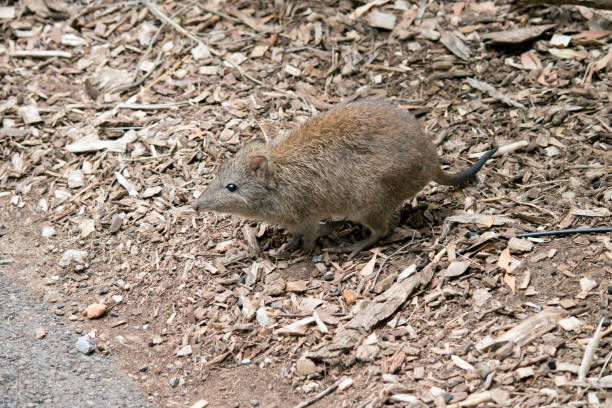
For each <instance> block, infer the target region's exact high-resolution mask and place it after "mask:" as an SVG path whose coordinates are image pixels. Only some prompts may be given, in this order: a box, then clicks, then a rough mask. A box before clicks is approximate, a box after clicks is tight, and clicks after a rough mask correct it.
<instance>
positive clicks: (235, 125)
mask: <svg viewBox="0 0 612 408" xmlns="http://www.w3.org/2000/svg"><path fill="white" fill-rule="evenodd" d="M34 3H37V2H24V4H25V5H24V6H19V7H17V8H16V9H15V10H16V14H15V16H14V17H12V18H7V19H6V20H0V24H1V30H2V33H3V36H4V38H7V39H8V41H7V43H6V45H1V47H2V48H1V49H0V75H2V78H3V80H2V85H1V87H0V92H1V93H0V96H1V98H0V100H2V101H4V102H3V103H0V115H1V116H2V128H0V132H1V133H0V261H3V260H4V261H6V262H5V263H2V264H0V268H1V269H0V270H1V271H2V273H5V274H6V275H7V276H9V277H10V279H11V280H12V281H14V282H18V283H19V284H21V285H23V286H24V287H26V288H27V290H28V291H29V292H30V293H31V294H32V295H33V296H35V297H37V298H38V299H40V300H41V301H43V302H46V303H48V304H49V305H50V307H51V308H52V309H53V310H58V308H57V305H58V304H64V305H72V304H73V302H74V304H76V306H74V307H72V306H71V307H66V308H64V309H63V312H64V313H63V315H61V316H60V318H61V319H62V320H63V321H64V323H66V324H68V325H69V326H70V327H71V328H72V329H73V330H74V331H75V336H76V334H79V333H85V332H91V331H94V332H95V333H96V337H97V338H98V339H99V349H100V350H99V351H98V352H97V353H101V355H110V356H112V357H113V361H115V362H116V365H117V369H119V370H121V371H123V372H125V373H126V374H128V375H129V376H130V377H131V378H132V379H133V381H134V382H135V383H136V384H137V386H138V387H140V388H141V390H142V392H143V394H144V395H146V397H147V399H148V400H149V401H150V402H151V403H152V404H154V405H156V406H160V407H161V406H164V407H166V406H167V407H176V406H186V407H189V406H191V405H192V404H195V403H196V402H198V401H199V400H202V399H204V400H207V401H208V402H209V406H212V407H249V406H253V404H254V403H255V400H256V401H257V403H258V404H259V405H260V406H263V407H279V408H280V407H293V406H297V405H298V404H299V403H301V402H303V401H307V400H309V399H310V398H312V397H313V396H314V395H315V394H317V393H318V392H321V391H324V390H325V389H327V387H329V386H332V385H333V384H336V382H337V381H338V380H341V379H343V378H351V379H352V380H353V381H354V383H353V385H352V386H351V387H349V388H347V389H346V390H343V391H333V392H331V393H329V394H328V395H327V396H325V397H324V398H323V399H322V400H320V401H318V402H314V403H313V404H312V405H310V406H312V407H379V406H383V405H387V404H388V405H397V406H405V405H406V404H408V403H407V402H402V401H401V399H402V398H408V397H411V398H416V400H417V402H415V403H414V404H415V406H436V407H443V406H446V405H449V406H458V405H457V404H460V403H461V402H463V403H466V405H469V404H468V402H469V401H470V398H476V397H480V396H483V398H484V401H485V402H482V403H481V404H480V406H504V405H505V406H517V407H533V406H545V405H551V406H552V405H554V404H558V405H568V404H570V403H575V404H584V405H586V404H587V401H590V402H589V403H591V402H593V403H595V402H597V403H599V404H602V405H603V404H610V403H612V396H611V394H610V389H611V388H612V387H607V386H605V385H593V383H588V382H586V381H578V379H577V378H578V367H579V366H580V365H581V363H582V360H583V358H584V356H585V348H586V346H587V344H588V342H589V339H590V338H591V337H592V336H593V334H594V333H595V332H596V329H597V326H598V324H599V322H600V321H601V322H602V325H603V330H608V331H606V334H605V335H604V336H603V338H602V339H601V341H600V342H599V343H598V345H597V350H596V353H595V355H594V357H593V359H592V362H591V368H590V370H588V372H587V377H588V378H590V379H593V378H597V377H602V378H605V377H606V376H609V375H610V374H611V372H610V365H609V362H607V359H608V357H609V356H610V353H611V350H612V348H611V346H610V344H611V343H610V341H611V340H610V335H609V329H607V328H608V327H609V319H610V306H609V304H610V300H611V297H612V289H611V288H612V266H611V265H612V262H611V261H612V243H611V238H612V235H611V233H610V232H601V231H600V232H596V233H591V234H571V235H560V236H555V237H543V238H530V239H529V240H525V239H523V240H520V241H516V240H515V236H516V234H517V233H525V232H534V231H542V230H558V229H564V228H580V227H593V228H597V227H599V228H601V227H609V226H610V224H611V221H610V220H611V212H610V209H611V208H612V184H611V181H612V177H611V176H610V173H609V169H610V165H609V164H610V159H611V158H612V157H611V153H610V150H611V147H612V138H611V135H612V123H611V122H610V112H611V109H612V102H611V101H610V94H611V92H610V88H611V83H612V82H611V81H610V78H611V74H612V64H611V62H610V60H611V59H612V46H611V44H610V38H612V31H611V28H610V27H612V24H611V23H610V21H611V20H610V14H609V13H608V12H605V11H601V10H599V11H598V10H594V9H587V8H579V7H576V6H563V7H561V6H544V5H537V6H521V5H519V4H515V3H514V2H505V1H495V2H481V3H472V2H469V3H463V2H457V3H450V2H449V3H446V2H421V1H406V2H400V1H398V2H395V3H392V2H387V3H384V2H382V4H378V5H371V4H370V5H369V6H368V7H370V8H369V9H367V10H365V9H360V8H358V7H359V6H362V4H361V3H359V4H353V3H351V2H348V1H341V2H337V3H333V4H332V2H299V3H295V4H294V3H293V2H283V1H276V2H274V3H273V4H272V3H270V2H240V1H238V2H229V3H227V4H225V3H223V4H222V5H217V4H216V2H210V4H207V5H202V4H200V5H198V6H195V5H193V4H191V3H188V2H181V1H171V2H163V5H162V4H161V3H159V5H158V7H159V10H160V12H161V13H163V14H164V15H167V16H174V20H173V21H175V22H177V24H180V25H181V27H184V28H185V29H187V30H188V31H190V32H193V33H196V34H197V35H199V36H201V38H202V39H203V40H204V41H206V42H207V44H208V51H206V49H204V48H205V47H202V46H200V47H199V48H197V49H196V48H195V47H196V44H195V43H194V42H193V40H192V39H190V38H188V37H186V36H184V35H182V34H181V33H179V32H178V31H177V30H175V29H173V28H170V27H169V26H162V24H161V23H160V16H159V13H157V12H156V11H155V10H154V9H152V8H151V7H150V6H147V5H146V4H145V3H146V2H145V3H139V4H138V5H131V4H128V3H112V2H99V4H95V5H93V7H86V6H85V5H79V6H78V8H77V10H78V11H76V13H75V10H69V9H62V4H63V3H62V2H61V1H57V2H47V3H49V4H48V7H47V9H46V11H45V9H42V8H40V7H39V8H37V7H35V6H34V5H33V4H34ZM40 3H43V2H40ZM51 3H54V5H53V7H52V5H51ZM438 3H439V4H438ZM402 4H404V5H406V8H407V10H402V7H403V6H402ZM54 7H55V8H54ZM75 7H76V6H75ZM377 13H383V16H380V14H377ZM377 16H378V17H377ZM389 16H394V17H393V18H394V20H393V18H392V17H389ZM378 19H382V20H378ZM391 20H393V21H391ZM381 21H382V22H381ZM381 24H383V25H385V26H387V25H389V24H391V25H392V27H389V28H392V29H391V30H389V29H385V27H381ZM547 24H551V25H550V26H548V27H545V25H547ZM542 27H544V28H542ZM518 28H529V29H530V34H527V35H525V34H524V32H523V33H522V34H521V35H522V36H524V38H523V37H522V38H520V39H516V35H517V34H516V32H513V30H514V29H518ZM158 30H159V33H158V34H156V33H157V32H158ZM449 33H450V34H449ZM500 33H501V34H500ZM451 34H452V35H451ZM553 35H561V36H571V41H570V43H569V44H568V45H567V46H566V48H562V47H559V46H555V45H554V44H556V42H555V41H557V39H555V40H554V41H553V38H552V37H553ZM500 37H501V38H502V39H504V41H514V42H512V43H510V44H508V43H504V41H501V40H499V38H500ZM496 38H497V40H496ZM560 38H561V40H564V38H565V37H560ZM511 39H512V40H511ZM463 47H467V49H468V50H469V54H468V55H465V50H464V48H463ZM40 49H46V50H56V51H64V52H69V53H70V56H69V57H65V56H64V55H60V54H58V55H57V56H51V57H45V58H38V57H31V56H30V57H21V56H18V55H15V54H11V53H12V52H13V51H15V50H29V51H31V50H40ZM606 58H607V59H606ZM143 62H144V64H143ZM470 80H476V81H479V82H473V81H470ZM482 83H485V85H486V84H488V85H490V86H492V87H493V88H494V90H495V91H497V92H490V91H486V88H483V86H482ZM483 89H485V90H484V91H483ZM366 97H378V98H386V99H389V100H391V101H392V102H393V103H395V104H397V105H398V106H400V107H402V108H404V109H408V110H410V111H412V112H413V113H415V114H416V115H417V116H419V117H420V118H421V120H423V122H424V123H425V126H426V128H427V129H428V132H429V133H430V134H431V136H432V138H433V139H434V141H435V143H436V146H437V148H438V153H439V154H440V155H441V157H442V159H443V161H444V162H445V163H449V164H450V163H452V164H451V165H449V166H448V169H449V170H457V169H460V168H463V167H465V166H466V165H467V164H468V163H471V162H473V160H474V159H473V158H470V155H471V154H473V153H478V152H482V151H484V150H485V149H486V148H487V147H488V146H490V145H491V144H492V143H494V144H496V145H500V146H504V145H510V144H512V143H516V142H522V141H524V142H525V143H524V144H521V145H520V147H519V148H518V149H515V150H511V151H509V152H507V153H505V154H503V155H501V156H498V157H495V158H493V159H491V160H490V161H489V163H487V165H486V166H485V167H484V168H483V169H482V170H481V171H480V173H479V175H478V180H477V182H476V184H474V185H471V186H466V187H465V188H461V189H451V188H448V187H444V186H439V185H435V184H431V185H429V186H428V187H426V188H425V190H424V191H422V192H421V193H419V194H418V195H417V197H416V198H415V199H414V200H412V201H411V202H410V203H406V205H405V207H404V210H403V211H402V219H401V222H400V224H399V226H398V228H396V230H395V232H394V235H393V236H392V237H390V238H389V239H387V240H386V241H383V242H382V243H381V244H380V245H379V246H378V248H375V249H372V250H371V251H364V252H362V253H361V254H359V255H358V256H357V258H356V259H354V260H352V261H348V260H347V259H346V255H336V254H328V253H327V252H325V251H324V250H323V248H325V247H329V246H333V245H337V244H348V243H350V242H352V241H354V240H357V239H359V238H360V235H361V231H360V228H359V226H356V225H352V224H350V223H345V224H342V225H341V226H339V228H338V230H337V232H336V233H335V234H333V235H332V236H330V237H327V238H324V239H322V240H321V241H320V242H319V244H318V246H317V249H316V250H315V252H314V254H313V255H309V256H306V255H304V254H302V253H300V252H295V253H291V254H281V253H279V252H278V249H279V248H280V247H281V246H282V245H283V244H284V243H286V242H287V235H286V233H285V231H283V230H281V229H279V228H277V227H276V226H269V225H261V224H258V223H254V222H251V221H249V220H241V219H238V218H236V217H231V216H226V215H222V214H197V213H195V212H193V211H192V209H191V207H190V203H191V202H192V201H193V200H194V199H195V197H196V196H197V195H198V194H199V193H200V192H201V191H202V190H203V189H204V188H205V185H206V184H207V182H208V181H209V180H210V178H211V177H212V176H213V174H214V172H215V169H216V168H217V166H218V163H220V162H221V161H223V160H224V159H225V158H226V157H230V156H231V155H232V154H233V153H234V152H235V151H237V150H238V149H239V147H240V145H241V144H243V143H246V142H248V141H249V140H252V139H254V138H258V137H263V138H271V137H274V136H276V135H279V134H282V133H283V132H284V131H286V130H287V129H290V128H292V127H294V126H295V125H296V124H298V123H300V122H302V121H303V120H305V119H306V118H308V117H310V116H312V115H313V114H316V113H317V112H318V111H324V110H325V109H327V108H328V107H329V106H332V105H333V104H336V103H339V102H343V101H350V100H356V99H360V98H366ZM130 98H132V99H130ZM32 107H33V108H32ZM31 109H34V110H35V111H36V112H37V113H38V115H40V118H39V119H37V118H36V117H34V118H32V117H30V114H29V113H28V112H30V111H29V110H31ZM34 116H35V115H34ZM94 139H95V140H97V142H95V143H94V142H92V140H94ZM100 141H104V143H105V144H104V146H101V144H100ZM473 214H476V215H479V216H481V218H480V221H478V222H474V221H469V220H468V218H469V216H472V215H473ZM457 217H459V218H457ZM461 217H464V218H461ZM502 217H503V220H502ZM453 219H454V220H455V221H453V222H451V221H450V220H453ZM498 221H499V222H498ZM49 226H52V227H53V228H54V229H55V231H56V234H55V235H52V236H50V237H48V238H46V237H43V236H42V235H41V232H42V231H43V229H44V227H49ZM69 249H77V250H84V251H87V256H86V257H85V258H84V259H83V260H81V261H77V262H72V263H70V264H69V265H68V266H65V267H62V266H60V265H58V262H59V261H60V259H61V257H62V255H63V254H64V253H65V252H66V251H67V250H69ZM436 255H439V256H436ZM11 260H12V261H11ZM459 262H465V264H460V263H459ZM413 264H414V265H416V269H417V271H419V273H420V272H422V271H424V270H425V271H427V270H429V271H431V272H432V275H431V277H430V279H428V280H427V281H424V282H423V283H422V284H421V285H417V286H416V287H415V288H414V290H413V291H411V292H410V293H408V294H406V298H405V299H401V301H400V302H399V303H398V304H397V305H396V306H397V307H393V308H391V306H390V304H391V303H392V301H393V299H392V297H390V298H385V295H386V294H389V293H390V292H389V291H391V290H392V289H393V288H396V287H397V285H399V282H398V281H397V280H396V278H397V276H398V275H400V273H402V272H403V271H404V270H406V269H407V268H408V267H410V266H411V265H413ZM457 268H459V269H460V270H459V271H457ZM379 271H380V275H379V277H378V278H375V276H376V275H377V272H379ZM329 278H331V280H330V279H329ZM375 280H376V282H377V284H376V285H375V286H376V289H373V288H372V284H373V282H374V281H375ZM384 301H388V302H390V303H387V308H383V309H384V310H388V312H389V313H388V315H386V316H385V317H382V318H380V319H379V316H378V315H372V319H374V318H376V320H375V321H373V324H372V326H371V328H369V329H366V328H364V327H363V326H360V327H358V328H357V329H354V330H353V331H352V332H351V333H353V334H355V335H357V336H358V340H356V341H354V342H353V341H352V340H351V339H352V337H350V336H348V335H347V336H346V338H344V340H346V343H345V344H344V346H342V347H338V345H339V344H340V342H341V341H342V340H343V333H347V332H346V331H344V330H345V329H347V326H350V323H351V322H353V321H354V319H357V318H359V317H360V316H365V315H367V316H371V315H370V314H367V313H369V312H368V310H369V309H368V305H371V304H375V303H376V302H384ZM93 303H103V304H106V305H107V306H108V308H109V309H108V310H107V312H106V313H105V314H104V316H103V317H101V318H100V319H88V318H87V317H86V316H84V315H83V311H84V310H85V309H86V308H87V306H88V305H90V304H93ZM549 308H553V309H555V310H559V311H560V313H562V314H563V318H564V319H565V320H563V321H562V322H557V321H555V322H554V324H552V325H551V326H550V327H549V328H548V329H547V330H546V331H544V332H541V331H539V330H536V329H535V328H534V330H533V332H534V336H533V338H532V339H530V341H528V342H526V343H524V344H513V343H507V344H505V346H502V347H500V348H499V349H485V350H480V349H478V347H477V346H478V344H480V343H481V342H482V341H483V340H484V339H486V338H494V337H497V336H499V335H502V334H503V333H506V332H508V331H510V330H512V329H513V328H515V327H517V326H518V325H519V324H520V323H521V322H524V321H528V319H529V318H530V317H532V316H534V315H537V314H538V313H541V312H542V310H547V309H549ZM258 310H260V311H261V312H260V313H262V312H263V313H264V314H265V316H266V317H267V318H268V319H269V320H270V321H271V324H270V325H263V324H261V322H260V320H259V319H258V318H257V317H256V316H257V311H258ZM313 311H317V316H318V317H319V320H322V321H323V322H322V323H321V322H319V323H320V324H319V325H317V324H315V323H310V324H309V325H307V326H301V328H297V329H295V330H294V331H293V332H292V333H291V334H290V335H287V334H283V332H282V329H286V328H287V327H290V326H289V325H290V324H292V323H295V322H297V321H300V320H301V319H305V318H308V317H310V316H314V312H313ZM260 316H261V315H260ZM517 341H518V340H517ZM334 347H335V349H334ZM189 348H190V349H191V351H190V352H189V351H188V350H189ZM186 350H187V351H186ZM338 350H341V352H340V353H338ZM182 353H186V355H181V354H182ZM317 353H318V354H317ZM325 353H327V354H325ZM334 353H335V354H334ZM315 355H317V356H316V357H315ZM307 357H308V358H309V359H310V360H308V361H312V362H313V363H314V369H313V370H312V371H313V372H310V373H308V374H305V373H303V372H301V369H300V372H298V367H297V362H298V360H299V361H300V362H301V361H304V359H305V358H307ZM145 367H146V369H145ZM530 370H531V371H530ZM173 378H177V379H178V381H179V384H178V385H176V386H175V387H172V386H171V385H170V382H171V379H173ZM474 405H478V404H474Z"/></svg>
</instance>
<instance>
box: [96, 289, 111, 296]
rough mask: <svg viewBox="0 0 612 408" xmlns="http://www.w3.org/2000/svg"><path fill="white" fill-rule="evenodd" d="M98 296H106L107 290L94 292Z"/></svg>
mask: <svg viewBox="0 0 612 408" xmlns="http://www.w3.org/2000/svg"><path fill="white" fill-rule="evenodd" d="M96 293H97V294H98V295H100V296H101V295H106V294H107V293H108V290H107V289H100V290H98V291H97V292H96Z"/></svg>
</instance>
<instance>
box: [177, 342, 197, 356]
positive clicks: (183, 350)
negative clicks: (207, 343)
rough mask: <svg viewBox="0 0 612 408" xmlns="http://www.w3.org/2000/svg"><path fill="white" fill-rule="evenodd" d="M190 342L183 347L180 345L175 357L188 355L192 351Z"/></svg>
mask: <svg viewBox="0 0 612 408" xmlns="http://www.w3.org/2000/svg"><path fill="white" fill-rule="evenodd" d="M192 352H193V351H192V349H191V344H188V345H186V346H184V347H181V348H180V350H179V351H178V352H177V353H176V356H177V357H184V356H189V355H191V353H192Z"/></svg>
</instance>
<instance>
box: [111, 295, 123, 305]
mask: <svg viewBox="0 0 612 408" xmlns="http://www.w3.org/2000/svg"><path fill="white" fill-rule="evenodd" d="M113 300H114V301H115V303H121V302H122V301H123V296H121V295H113Z"/></svg>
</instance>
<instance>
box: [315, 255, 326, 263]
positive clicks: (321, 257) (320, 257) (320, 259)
mask: <svg viewBox="0 0 612 408" xmlns="http://www.w3.org/2000/svg"><path fill="white" fill-rule="evenodd" d="M323 261H325V255H323V254H319V255H315V256H313V257H312V262H315V263H317V262H323Z"/></svg>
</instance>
